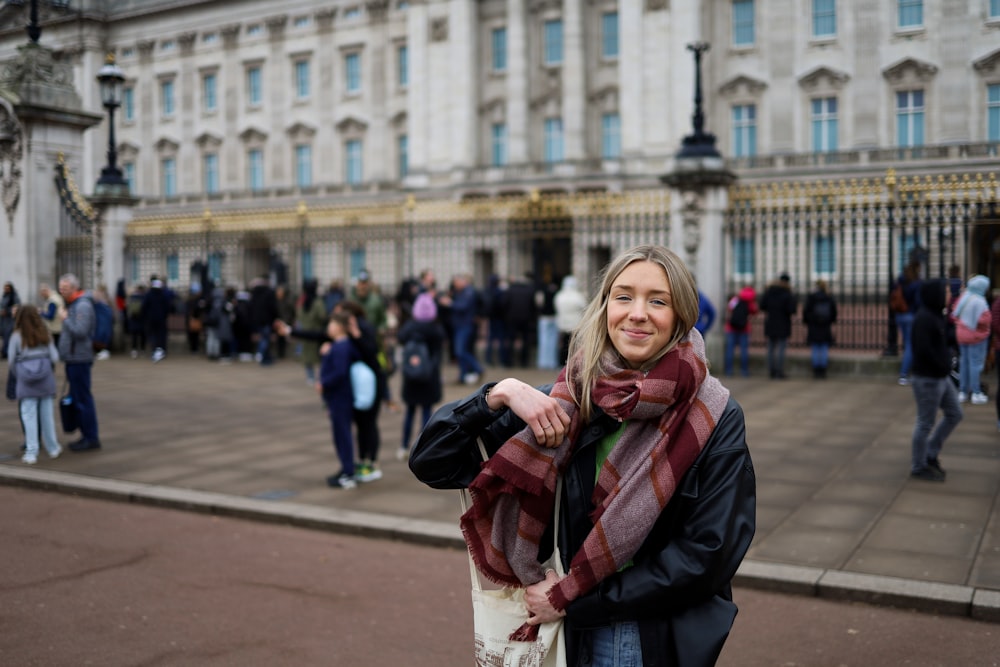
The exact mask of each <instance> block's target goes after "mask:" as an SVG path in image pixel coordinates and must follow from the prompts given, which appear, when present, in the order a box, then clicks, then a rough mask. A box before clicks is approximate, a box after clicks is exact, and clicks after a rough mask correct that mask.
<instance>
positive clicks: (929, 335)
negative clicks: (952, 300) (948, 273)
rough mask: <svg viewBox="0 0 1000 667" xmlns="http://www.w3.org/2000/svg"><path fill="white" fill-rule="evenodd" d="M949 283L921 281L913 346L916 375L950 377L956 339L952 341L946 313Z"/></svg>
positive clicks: (911, 336)
mask: <svg viewBox="0 0 1000 667" xmlns="http://www.w3.org/2000/svg"><path fill="white" fill-rule="evenodd" d="M945 298H946V296H945V283H944V281H941V280H927V281H922V282H921V284H920V303H921V306H920V310H918V311H917V314H916V315H915V316H914V318H913V329H911V331H910V345H911V347H912V349H913V366H911V370H912V372H913V374H914V375H920V376H923V377H931V378H943V377H947V376H948V374H949V373H950V372H951V357H952V347H953V344H954V341H952V340H949V339H950V336H949V334H948V331H949V326H948V317H947V315H945V313H944V304H945Z"/></svg>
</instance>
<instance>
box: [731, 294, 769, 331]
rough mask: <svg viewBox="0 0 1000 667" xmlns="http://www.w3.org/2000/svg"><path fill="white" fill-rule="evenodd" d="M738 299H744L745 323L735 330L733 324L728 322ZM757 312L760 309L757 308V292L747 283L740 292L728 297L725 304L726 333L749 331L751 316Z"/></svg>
mask: <svg viewBox="0 0 1000 667" xmlns="http://www.w3.org/2000/svg"><path fill="white" fill-rule="evenodd" d="M740 301H745V302H746V304H747V325H746V326H745V327H743V328H742V329H741V330H739V331H737V330H736V329H734V328H733V325H732V324H730V323H729V317H730V315H731V314H732V312H733V309H734V308H736V304H737V303H739V302H740ZM758 312H760V311H758V310H757V292H756V290H754V288H753V287H750V286H749V285H748V286H746V287H744V288H743V289H741V290H740V293H739V294H737V295H736V296H734V297H733V298H732V299H730V300H729V303H727V304H726V326H725V329H726V333H740V334H742V333H750V324H751V322H752V318H753V316H754V315H756V314H757V313H758Z"/></svg>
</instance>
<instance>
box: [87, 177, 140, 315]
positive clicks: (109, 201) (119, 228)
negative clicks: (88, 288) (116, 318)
mask: <svg viewBox="0 0 1000 667" xmlns="http://www.w3.org/2000/svg"><path fill="white" fill-rule="evenodd" d="M90 203H91V204H93V206H94V207H95V208H97V209H98V210H100V212H101V213H100V219H99V221H98V223H97V226H98V228H97V229H96V230H95V234H94V237H95V238H94V264H95V267H94V282H95V285H94V287H96V286H97V284H100V283H104V285H106V286H107V288H108V293H109V294H111V295H114V291H115V285H117V284H118V281H119V280H120V279H121V278H124V277H125V232H126V230H127V228H128V223H130V222H132V217H133V216H132V206H133V205H134V204H135V200H134V199H132V198H131V197H129V196H127V195H126V196H124V197H114V196H106V197H102V196H98V195H95V196H93V197H90Z"/></svg>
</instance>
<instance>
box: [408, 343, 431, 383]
mask: <svg viewBox="0 0 1000 667" xmlns="http://www.w3.org/2000/svg"><path fill="white" fill-rule="evenodd" d="M433 376H434V364H433V363H431V353H430V350H428V349H427V343H425V342H424V341H423V340H421V339H419V338H417V339H411V340H408V341H406V344H405V345H404V346H403V379H404V380H409V381H411V382H428V381H430V379H431V378H432V377H433Z"/></svg>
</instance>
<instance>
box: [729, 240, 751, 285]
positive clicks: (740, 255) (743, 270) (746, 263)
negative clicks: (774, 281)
mask: <svg viewBox="0 0 1000 667" xmlns="http://www.w3.org/2000/svg"><path fill="white" fill-rule="evenodd" d="M733 266H734V267H735V270H736V273H737V274H738V275H741V276H752V275H753V274H754V268H755V267H754V240H753V237H750V236H738V237H735V238H733Z"/></svg>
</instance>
